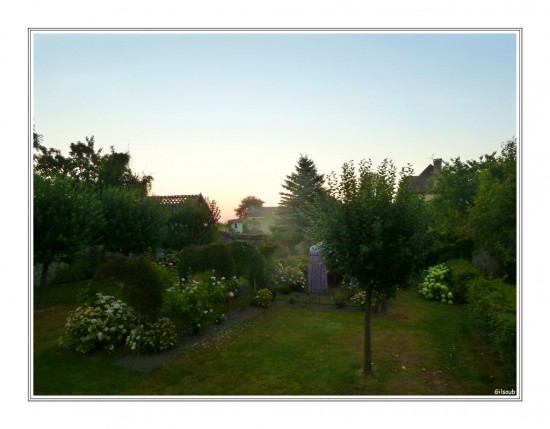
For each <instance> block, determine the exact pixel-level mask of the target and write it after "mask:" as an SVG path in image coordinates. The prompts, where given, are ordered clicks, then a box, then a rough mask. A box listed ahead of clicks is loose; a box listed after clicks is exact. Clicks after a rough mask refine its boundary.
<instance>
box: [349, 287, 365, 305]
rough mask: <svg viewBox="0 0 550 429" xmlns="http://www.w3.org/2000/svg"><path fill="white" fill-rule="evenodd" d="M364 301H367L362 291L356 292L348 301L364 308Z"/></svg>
mask: <svg viewBox="0 0 550 429" xmlns="http://www.w3.org/2000/svg"><path fill="white" fill-rule="evenodd" d="M366 299H367V293H366V292H365V291H364V290H362V291H359V292H357V293H356V294H355V295H353V296H352V297H351V298H350V301H352V302H353V303H355V304H357V305H359V306H360V307H362V308H364V307H365V301H366Z"/></svg>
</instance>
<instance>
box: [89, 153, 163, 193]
mask: <svg viewBox="0 0 550 429" xmlns="http://www.w3.org/2000/svg"><path fill="white" fill-rule="evenodd" d="M130 159H131V157H130V154H129V153H128V152H115V150H114V147H112V146H111V153H109V154H107V155H105V156H103V158H102V159H101V164H100V170H99V174H98V184H99V186H100V188H101V189H107V188H110V187H117V188H122V187H126V188H132V189H135V190H136V191H137V192H139V194H141V195H142V196H145V195H147V194H148V193H149V191H150V190H151V185H152V182H153V177H152V176H149V175H143V176H141V177H140V176H138V175H136V174H134V173H132V170H131V169H130Z"/></svg>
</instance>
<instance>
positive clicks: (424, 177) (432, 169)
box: [411, 159, 443, 200]
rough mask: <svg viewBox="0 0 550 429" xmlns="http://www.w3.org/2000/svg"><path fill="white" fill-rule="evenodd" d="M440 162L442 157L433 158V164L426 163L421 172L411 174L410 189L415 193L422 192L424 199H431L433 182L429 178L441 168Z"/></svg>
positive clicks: (441, 162)
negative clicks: (414, 174)
mask: <svg viewBox="0 0 550 429" xmlns="http://www.w3.org/2000/svg"><path fill="white" fill-rule="evenodd" d="M442 164H443V160H442V159H434V161H433V164H430V165H428V166H427V167H426V168H425V169H424V171H423V172H422V173H420V174H419V175H418V176H413V177H412V183H411V187H412V191H413V192H414V193H415V194H424V199H425V200H431V199H432V198H433V190H434V185H435V182H434V181H433V180H431V179H432V176H434V175H435V174H437V173H438V172H439V171H440V170H441V166H442Z"/></svg>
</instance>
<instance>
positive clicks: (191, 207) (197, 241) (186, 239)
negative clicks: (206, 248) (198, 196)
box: [164, 198, 221, 250]
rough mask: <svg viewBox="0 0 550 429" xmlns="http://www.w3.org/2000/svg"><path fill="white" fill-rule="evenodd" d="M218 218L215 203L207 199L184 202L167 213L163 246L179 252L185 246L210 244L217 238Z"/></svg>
mask: <svg viewBox="0 0 550 429" xmlns="http://www.w3.org/2000/svg"><path fill="white" fill-rule="evenodd" d="M220 216H221V214H220V209H219V208H218V206H217V204H216V201H210V200H209V199H208V198H206V199H205V201H196V200H194V199H188V200H186V201H184V202H183V203H182V204H180V205H179V206H178V207H177V208H176V209H175V210H174V211H171V212H169V215H168V222H167V234H166V239H165V241H164V244H165V246H166V247H167V248H169V249H175V250H181V249H183V248H184V247H186V246H192V245H202V244H208V243H212V242H213V241H215V239H216V238H217V234H218V227H217V223H218V220H219V219H220Z"/></svg>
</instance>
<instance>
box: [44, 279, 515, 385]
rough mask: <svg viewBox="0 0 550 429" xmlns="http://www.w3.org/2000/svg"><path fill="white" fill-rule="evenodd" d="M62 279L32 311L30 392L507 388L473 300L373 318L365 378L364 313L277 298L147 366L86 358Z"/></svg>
mask: <svg viewBox="0 0 550 429" xmlns="http://www.w3.org/2000/svg"><path fill="white" fill-rule="evenodd" d="M69 288H72V290H75V285H65V286H62V287H59V289H58V290H57V291H55V290H54V289H52V290H50V291H49V300H48V303H47V306H46V308H45V309H43V310H40V311H36V312H35V314H34V383H33V384H34V391H33V395H35V396H36V395H39V396H41V395H54V396H64V395H100V396H109V395H122V396H132V395H145V396H156V395H170V396H196V395H208V396H218V395H231V396H237V395H246V396H262V395H270V396H271V395H277V396H279V395H284V396H286V395H299V396H306V395H307V396H308V395H315V396H317V395H323V396H325V395H330V396H333V395H338V396H340V395H343V396H354V395H361V396H370V395H375V396H380V395H428V396H439V395H460V396H465V395H476V396H478V395H493V392H494V390H495V389H497V388H505V387H507V386H506V384H505V383H504V380H503V378H502V375H501V372H500V369H499V366H498V363H497V362H496V360H495V358H494V357H493V356H492V355H491V353H490V351H489V349H488V348H487V346H486V345H485V344H484V343H483V342H482V341H481V340H480V339H479V338H478V337H477V335H476V334H475V332H474V331H473V330H472V328H471V327H470V324H469V322H468V313H467V311H468V310H467V307H466V306H446V305H442V304H439V303H435V302H427V301H424V300H423V298H422V297H421V296H419V295H418V294H417V293H416V291H414V290H408V291H405V292H402V293H401V295H399V297H398V298H397V299H395V300H392V301H391V303H390V307H389V310H388V314H387V315H375V316H374V318H373V322H372V331H373V371H374V375H373V376H372V377H365V376H363V374H362V360H363V359H362V357H363V313H362V312H360V311H358V310H356V309H351V310H347V311H344V310H337V309H336V308H335V307H333V306H328V305H325V306H313V305H306V304H298V303H296V304H289V303H286V302H278V303H277V305H274V306H273V307H272V308H270V309H268V310H267V311H265V312H263V313H261V314H259V315H258V316H256V317H254V318H253V319H251V320H249V321H247V322H244V323H243V324H240V325H237V326H234V327H232V328H231V329H229V330H228V331H227V332H225V333H223V334H220V335H214V336H211V337H210V339H209V340H208V341H206V342H204V343H203V344H200V345H199V346H197V347H194V348H190V349H188V350H185V351H184V352H182V353H181V354H179V355H175V356H174V357H172V358H171V359H169V360H167V361H166V362H165V363H164V365H162V366H161V367H158V368H156V369H153V370H151V371H148V372H144V371H136V370H132V369H129V368H125V367H124V366H123V365H121V362H122V361H123V359H122V358H123V357H124V355H125V354H127V352H126V351H123V350H121V351H118V352H115V353H114V354H113V355H108V354H106V353H104V352H101V351H98V352H92V353H89V354H84V355H83V354H80V353H78V352H75V351H74V350H64V349H59V348H58V347H57V344H56V341H57V338H58V337H59V336H60V335H61V334H62V332H63V325H64V323H65V319H66V316H67V314H68V312H69V311H70V310H72V309H74V307H75V305H74V303H72V302H71V299H69V298H67V296H72V295H73V293H67V290H69Z"/></svg>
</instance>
